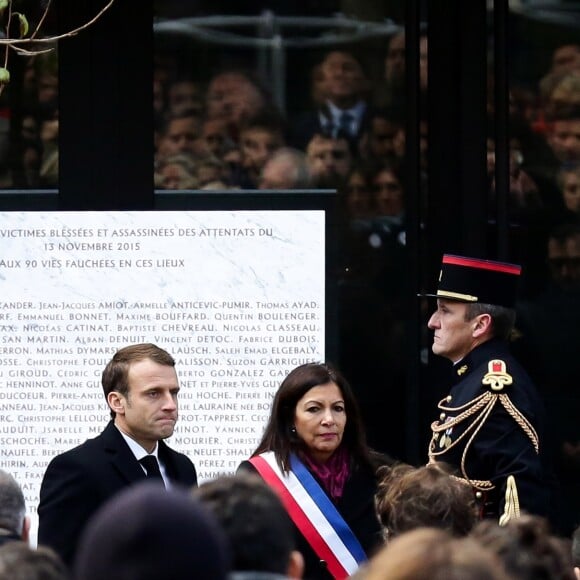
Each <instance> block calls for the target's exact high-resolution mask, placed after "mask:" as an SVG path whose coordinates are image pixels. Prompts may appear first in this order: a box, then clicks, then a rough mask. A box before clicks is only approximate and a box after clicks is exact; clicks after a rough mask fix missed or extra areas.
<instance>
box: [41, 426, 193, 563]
mask: <svg viewBox="0 0 580 580" xmlns="http://www.w3.org/2000/svg"><path fill="white" fill-rule="evenodd" d="M159 458H160V460H161V461H162V462H163V463H164V465H165V468H166V471H167V475H168V476H169V478H170V480H171V481H173V482H175V483H176V484H181V485H185V486H193V485H195V484H196V483H197V475H196V471H195V467H194V465H193V463H192V462H191V461H190V459H189V458H188V457H186V456H185V455H183V454H181V453H177V452H176V451H173V450H172V449H170V448H169V447H168V446H167V445H166V444H165V443H163V441H160V442H159ZM145 478H146V476H145V473H144V471H143V469H142V468H141V466H140V465H139V462H138V461H137V460H136V459H135V456H134V455H133V452H132V451H131V449H129V446H128V445H127V443H126V442H125V440H124V439H123V436H122V435H121V433H120V432H119V430H118V429H117V427H115V425H114V423H113V422H112V421H111V422H110V423H109V424H108V425H107V427H106V428H105V430H104V431H103V432H102V433H101V434H100V435H99V436H98V437H95V438H94V439H88V440H87V441H85V442H84V443H83V444H82V445H79V446H78V447H75V448H74V449H71V450H69V451H66V452H65V453H62V454H61V455H57V456H56V457H55V458H54V459H53V460H52V461H51V462H50V464H49V465H48V467H47V469H46V473H45V474H44V478H43V480H42V485H41V488H40V503H39V505H38V523H39V526H38V543H39V545H47V546H50V547H51V548H53V549H54V550H55V551H56V552H57V553H58V554H59V555H60V556H61V557H62V558H63V560H64V561H65V562H66V563H67V564H68V565H69V566H70V565H71V564H72V562H73V559H74V556H75V553H76V548H77V542H78V541H79V536H80V535H81V533H82V531H83V528H84V527H85V525H86V523H87V521H88V520H89V518H90V517H91V516H92V515H93V514H94V513H95V512H96V511H97V509H98V508H99V507H100V506H101V505H102V504H103V503H105V501H107V500H108V499H109V498H111V497H112V496H113V495H115V494H116V493H117V492H119V491H121V490H122V489H125V488H126V487H127V486H129V485H131V484H133V483H137V482H139V481H142V480H144V479H145Z"/></svg>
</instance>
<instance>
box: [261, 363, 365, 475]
mask: <svg viewBox="0 0 580 580" xmlns="http://www.w3.org/2000/svg"><path fill="white" fill-rule="evenodd" d="M327 383H334V384H335V385H336V386H337V387H338V388H339V389H340V391H341V393H342V397H343V399H344V408H345V412H346V426H345V430H344V435H343V438H342V445H343V446H344V447H346V449H347V450H348V451H349V453H350V455H351V458H352V459H353V460H354V461H355V462H356V463H358V464H362V465H367V466H370V465H371V460H370V454H369V450H368V448H367V445H366V437H365V433H364V429H363V425H362V418H361V414H360V411H359V407H358V403H357V401H356V399H355V397H354V393H353V391H352V389H351V387H350V385H349V384H348V382H347V380H346V379H345V378H344V377H343V376H342V375H341V374H340V372H339V371H338V370H337V369H335V368H334V367H332V366H331V365H329V364H322V363H307V364H303V365H301V366H299V367H296V368H295V369H294V370H292V371H290V373H289V374H288V375H287V377H286V378H285V379H284V380H283V381H282V384H281V385H280V387H279V388H278V391H277V392H276V395H275V396H274V400H273V402H272V409H271V412H270V418H269V420H268V424H267V425H266V429H265V431H264V435H263V437H262V440H261V441H260V444H259V445H258V447H257V449H256V451H254V453H253V455H258V454H260V453H263V452H265V451H273V452H274V453H275V455H276V459H277V461H278V464H279V465H280V468H281V469H282V470H284V471H286V472H288V471H289V470H290V454H291V453H295V452H298V453H300V452H303V451H304V444H303V442H302V440H301V439H300V438H299V437H298V436H297V435H296V433H293V432H292V428H293V426H294V414H295V411H296V405H297V403H298V401H299V400H300V399H301V398H302V397H303V396H304V395H305V394H306V393H307V392H308V391H309V390H310V389H312V388H313V387H317V386H319V385H326V384H327Z"/></svg>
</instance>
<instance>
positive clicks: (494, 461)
mask: <svg viewBox="0 0 580 580" xmlns="http://www.w3.org/2000/svg"><path fill="white" fill-rule="evenodd" d="M453 372H454V375H455V380H456V384H455V385H454V386H452V388H451V391H450V393H449V395H448V396H447V397H446V398H445V399H443V400H442V401H441V402H440V403H439V409H440V411H441V414H440V416H439V420H437V421H435V422H434V423H433V424H432V426H431V428H432V431H433V437H432V440H431V443H430V447H429V460H430V462H433V461H443V462H446V463H447V464H449V465H451V466H452V467H455V468H456V469H457V474H458V475H459V476H460V477H462V478H464V479H465V480H467V481H468V482H469V483H470V485H472V487H473V488H474V491H475V496H476V498H477V499H478V500H479V501H478V503H479V505H480V510H481V514H482V516H490V517H500V516H501V515H502V514H503V513H504V512H505V509H506V507H509V504H510V502H509V501H508V506H506V502H505V499H506V491H508V496H511V497H512V498H513V497H514V495H513V486H512V483H513V481H515V487H516V488H517V493H516V496H515V501H516V503H519V509H521V510H522V511H525V512H527V513H532V514H538V515H543V516H547V515H548V514H549V512H550V490H549V484H550V483H551V482H550V479H551V478H550V477H549V476H548V473H549V471H548V469H547V467H546V465H545V463H544V456H543V453H542V441H543V424H544V418H543V415H544V411H543V403H542V401H541V399H540V397H539V395H538V393H537V391H536V389H535V387H534V385H533V384H532V382H531V379H530V378H529V376H528V375H527V373H526V372H525V371H524V369H523V368H522V367H521V366H520V364H519V363H518V362H517V361H516V360H515V359H514V358H513V356H511V354H510V353H509V350H508V346H507V344H506V343H505V342H503V341H500V340H496V339H493V340H490V341H487V342H485V343H483V344H481V345H479V346H478V347H476V348H475V349H474V350H473V351H472V352H470V353H469V354H468V355H467V356H466V357H465V358H464V359H463V360H461V361H460V362H458V363H457V364H456V365H454V367H453ZM509 476H513V481H510V482H509V484H508V478H509ZM510 479H511V478H510ZM508 488H509V489H508Z"/></svg>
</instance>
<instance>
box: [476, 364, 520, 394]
mask: <svg viewBox="0 0 580 580" xmlns="http://www.w3.org/2000/svg"><path fill="white" fill-rule="evenodd" d="M481 382H482V384H483V385H485V386H487V387H490V388H491V390H492V391H502V390H503V388H504V387H507V386H508V385H511V384H512V382H513V378H512V376H511V375H510V374H508V372H507V368H506V364H505V362H504V361H503V360H500V359H493V360H490V361H489V362H488V363H487V373H486V374H485V375H484V377H483V380H482V381H481Z"/></svg>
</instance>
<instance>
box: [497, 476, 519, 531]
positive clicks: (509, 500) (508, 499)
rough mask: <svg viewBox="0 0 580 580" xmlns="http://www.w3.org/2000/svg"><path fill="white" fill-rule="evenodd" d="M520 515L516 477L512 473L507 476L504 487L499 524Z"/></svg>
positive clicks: (501, 524)
mask: <svg viewBox="0 0 580 580" xmlns="http://www.w3.org/2000/svg"><path fill="white" fill-rule="evenodd" d="M519 517H520V500H519V497H518V488H517V486H516V479H515V477H514V476H513V475H510V476H509V477H508V478H507V482H506V488H505V504H504V512H503V514H502V515H501V516H500V518H499V525H500V526H505V525H506V524H507V523H508V522H509V521H510V520H513V519H516V518H519Z"/></svg>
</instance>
